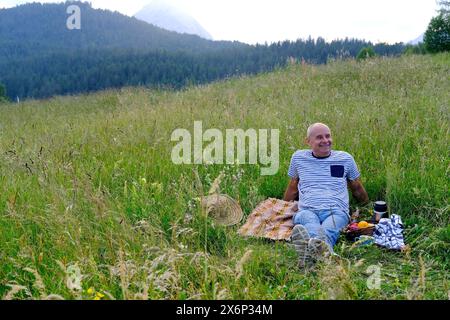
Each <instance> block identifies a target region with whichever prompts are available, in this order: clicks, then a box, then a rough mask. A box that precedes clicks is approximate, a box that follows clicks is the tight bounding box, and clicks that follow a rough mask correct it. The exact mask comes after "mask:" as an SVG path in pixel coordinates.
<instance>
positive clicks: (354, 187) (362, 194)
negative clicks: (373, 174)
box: [347, 178, 369, 204]
mask: <svg viewBox="0 0 450 320" xmlns="http://www.w3.org/2000/svg"><path fill="white" fill-rule="evenodd" d="M347 185H348V187H349V188H350V190H351V191H352V195H353V196H354V197H355V198H356V200H358V201H359V202H360V203H362V204H365V203H367V202H369V196H368V195H367V192H366V190H365V189H364V186H363V185H362V182H361V180H360V179H359V178H358V179H355V180H353V181H350V180H347Z"/></svg>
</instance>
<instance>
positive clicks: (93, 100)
mask: <svg viewBox="0 0 450 320" xmlns="http://www.w3.org/2000/svg"><path fill="white" fill-rule="evenodd" d="M449 75H450V54H442V55H436V56H408V57H406V56H403V57H400V58H395V59H376V60H370V61H367V62H364V63H356V62H355V61H344V62H342V61H339V62H334V63H330V64H328V65H325V66H311V65H301V64H299V65H291V66H289V67H288V68H287V69H284V70H279V71H276V72H273V73H268V74H262V75H259V76H256V77H248V78H240V79H231V80H228V81H225V82H218V83H215V84H211V85H208V86H203V87H194V88H190V89H187V90H185V91H182V92H164V91H160V92H156V91H150V90H145V89H134V88H131V89H123V90H117V91H106V92H102V93H98V94H94V95H87V96H75V97H64V98H54V99H51V100H46V101H29V102H26V103H23V104H20V105H15V104H14V105H13V104H11V105H1V106H0V112H1V117H0V133H1V134H0V150H1V153H0V297H3V298H11V297H13V296H14V295H15V297H17V298H22V299H28V298H45V297H47V296H48V295H50V294H56V295H59V296H61V297H63V298H66V299H74V298H84V299H90V298H93V297H94V295H95V292H100V293H101V294H103V295H105V297H104V298H116V299H139V298H144V299H147V298H150V299H160V298H168V299H218V298H230V299H328V298H339V299H417V298H424V299H437V298H439V299H447V298H448V297H449V295H450V291H449V290H450V275H449V270H450V260H449V257H450V225H449V221H450V214H449V205H448V196H449V185H448V181H449V172H448V168H449V163H448V159H449V157H448V155H449V154H448V152H449V143H448V141H449V114H450V113H449V101H450V90H449V87H450V76H449ZM195 120H202V121H203V127H204V128H205V129H206V128H218V129H220V130H225V129H226V128H242V129H248V128H255V129H259V128H274V129H275V128H278V129H280V142H281V143H280V170H279V172H278V174H277V175H275V176H260V175H259V168H258V167H257V166H251V165H242V166H237V165H226V166H213V165H210V166H176V165H174V164H172V162H171V160H170V154H171V149H172V147H173V146H174V145H175V143H172V142H170V136H171V133H172V131H173V130H174V129H176V128H186V129H189V130H191V131H192V129H193V123H194V121H195ZM316 121H321V122H325V123H327V124H329V125H330V127H331V129H332V131H333V134H334V143H335V145H334V148H335V149H338V150H346V151H348V152H350V153H351V154H353V156H354V157H355V160H356V162H357V163H358V165H359V169H360V171H361V173H362V180H363V183H364V185H365V187H366V189H367V191H368V193H369V197H370V199H371V200H377V199H385V200H386V201H387V202H388V205H389V206H390V209H391V212H393V213H397V214H400V215H401V216H402V218H403V221H404V223H405V226H406V230H405V236H406V242H407V243H408V244H409V245H410V246H411V249H410V250H408V251H406V252H404V253H396V252H390V251H387V250H383V249H379V248H375V247H361V248H353V247H352V246H351V244H350V243H348V242H345V241H344V240H343V239H341V241H340V242H339V244H338V245H337V248H336V251H337V253H338V254H339V255H340V256H341V258H339V259H336V260H335V261H333V262H331V263H324V264H321V265H319V266H318V267H317V269H316V270H315V271H313V272H309V273H306V274H305V273H303V272H300V271H298V269H297V268H296V254H295V252H294V251H293V250H292V249H290V248H289V247H288V246H287V245H286V244H285V243H281V242H279V243H278V242H268V241H264V240H258V239H244V238H241V237H239V236H238V235H237V234H236V231H237V228H238V226H235V227H230V228H223V227H214V226H212V225H211V222H210V221H209V220H207V219H205V218H204V217H203V216H202V215H201V210H200V208H199V206H198V202H197V200H196V198H198V197H199V196H200V195H201V194H200V192H201V191H199V190H200V189H202V188H201V186H199V185H198V184H195V183H194V182H195V174H194V173H195V171H197V172H198V174H199V176H200V180H201V183H202V187H203V189H204V190H208V188H209V187H210V185H211V183H212V181H213V180H214V179H215V178H216V177H217V176H218V175H219V173H220V172H221V171H222V170H223V171H224V172H225V173H226V176H225V178H224V179H223V181H222V183H221V187H222V191H223V192H225V193H228V194H229V195H231V196H232V197H234V198H236V199H238V200H239V202H240V204H241V206H242V208H243V209H244V212H245V214H246V215H248V214H249V213H250V212H251V210H252V208H253V207H254V206H255V205H256V204H257V203H258V202H259V201H261V200H263V199H265V198H267V197H282V195H283V192H284V189H285V187H286V184H287V182H288V178H287V174H286V172H287V168H288V165H289V160H290V157H291V155H292V153H293V152H294V150H296V149H299V148H305V147H306V146H305V145H304V144H303V142H302V141H303V137H304V135H305V132H306V128H307V127H308V125H309V124H311V123H312V122H316ZM352 206H353V208H354V207H355V204H353V203H352ZM364 212H366V215H369V213H368V212H367V210H366V211H364ZM371 265H378V266H380V267H381V289H380V290H377V289H372V290H371V289H368V287H367V285H366V282H367V280H368V279H369V276H370V275H368V274H366V271H367V269H368V268H369V266H371ZM77 270H79V273H78V271H77ZM77 279H78V280H80V279H81V281H78V280H77ZM79 286H81V288H82V290H81V291H79V290H77V287H79ZM89 288H93V289H91V290H89ZM93 290H94V291H95V292H93Z"/></svg>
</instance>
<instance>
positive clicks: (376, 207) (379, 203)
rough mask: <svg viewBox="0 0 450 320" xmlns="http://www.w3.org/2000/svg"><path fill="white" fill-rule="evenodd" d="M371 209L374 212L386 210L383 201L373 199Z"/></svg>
mask: <svg viewBox="0 0 450 320" xmlns="http://www.w3.org/2000/svg"><path fill="white" fill-rule="evenodd" d="M373 210H374V211H376V212H386V211H387V205H386V202H384V201H375V203H374V205H373Z"/></svg>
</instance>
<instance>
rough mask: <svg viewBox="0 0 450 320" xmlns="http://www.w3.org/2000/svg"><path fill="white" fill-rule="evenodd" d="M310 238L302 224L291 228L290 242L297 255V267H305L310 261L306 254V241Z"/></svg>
mask: <svg viewBox="0 0 450 320" xmlns="http://www.w3.org/2000/svg"><path fill="white" fill-rule="evenodd" d="M309 240H310V237H309V233H308V230H306V228H305V227H304V226H302V225H299V224H298V225H295V226H294V229H292V234H291V242H292V246H293V247H294V249H295V251H296V252H297V255H298V266H299V268H304V267H306V266H307V265H308V264H309V262H310V257H309V254H308V242H309Z"/></svg>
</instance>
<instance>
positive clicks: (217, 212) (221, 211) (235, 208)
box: [202, 193, 244, 226]
mask: <svg viewBox="0 0 450 320" xmlns="http://www.w3.org/2000/svg"><path fill="white" fill-rule="evenodd" d="M202 207H203V208H204V209H205V211H206V214H207V215H208V216H210V217H211V218H213V220H214V221H215V223H216V224H218V225H222V226H232V225H235V224H237V223H239V222H240V221H241V219H242V217H243V215H244V214H243V212H242V209H241V207H240V206H239V204H238V203H237V201H236V200H234V199H233V198H231V197H230V196H228V195H226V194H218V193H216V194H211V195H209V196H206V197H202Z"/></svg>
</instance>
